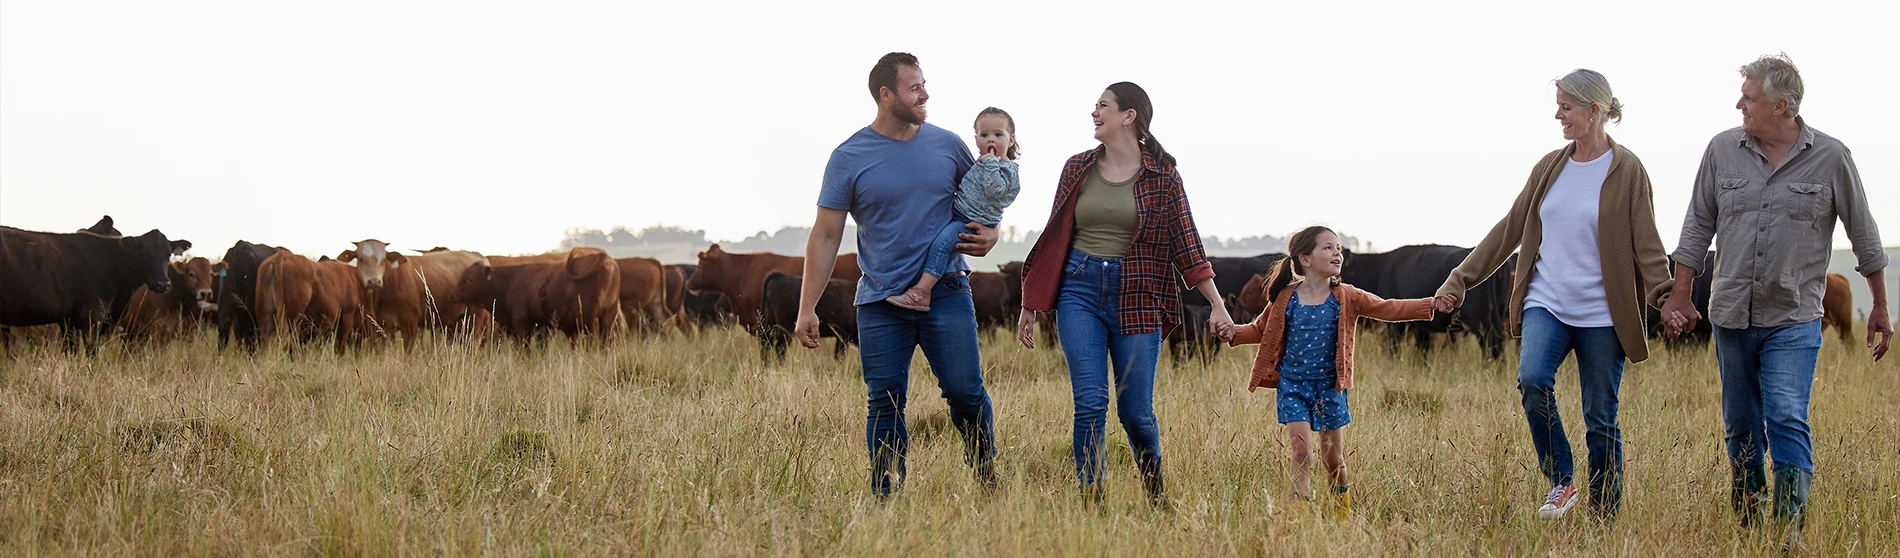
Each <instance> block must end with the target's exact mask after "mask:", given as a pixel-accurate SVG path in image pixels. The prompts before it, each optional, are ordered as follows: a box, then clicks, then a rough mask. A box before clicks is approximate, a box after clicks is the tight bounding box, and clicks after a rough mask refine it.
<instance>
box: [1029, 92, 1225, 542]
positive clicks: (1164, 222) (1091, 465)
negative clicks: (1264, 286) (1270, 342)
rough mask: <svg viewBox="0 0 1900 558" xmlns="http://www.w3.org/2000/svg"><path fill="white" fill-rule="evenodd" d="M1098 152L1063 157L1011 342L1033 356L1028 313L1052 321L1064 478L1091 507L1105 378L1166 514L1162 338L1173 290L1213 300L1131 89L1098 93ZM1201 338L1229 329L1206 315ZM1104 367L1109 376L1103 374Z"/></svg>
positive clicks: (1144, 101) (1175, 299)
mask: <svg viewBox="0 0 1900 558" xmlns="http://www.w3.org/2000/svg"><path fill="white" fill-rule="evenodd" d="M1090 116H1092V117H1093V118H1094V119H1095V139H1097V140H1100V141H1101V142H1102V145H1100V146H1098V147H1096V148H1095V149H1092V150H1089V151H1087V152H1084V153H1081V154H1078V155H1076V156H1074V157H1071V158H1069V162H1068V164H1067V165H1066V166H1065V167H1063V170H1062V180H1061V182H1060V183H1059V184H1058V185H1057V187H1056V200H1055V209H1054V210H1053V211H1051V212H1050V214H1049V215H1050V216H1049V225H1048V226H1047V227H1046V228H1044V229H1043V235H1042V237H1041V238H1040V239H1038V240H1037V241H1036V246H1035V248H1034V249H1032V250H1031V251H1030V252H1029V257H1028V258H1026V261H1025V262H1024V264H1023V311H1022V317H1021V320H1020V321H1019V322H1018V325H1017V329H1018V336H1019V339H1020V340H1021V341H1022V343H1023V345H1024V346H1026V347H1032V348H1033V347H1035V341H1034V330H1035V323H1036V313H1037V312H1050V311H1054V312H1055V313H1056V332H1057V337H1059V338H1060V339H1061V340H1062V352H1063V356H1064V357H1066V358H1067V360H1068V363H1069V381H1070V383H1071V384H1072V389H1073V391H1074V397H1075V433H1074V435H1075V441H1074V448H1075V449H1074V451H1075V473H1076V477H1077V478H1078V480H1079V481H1080V484H1081V489H1082V494H1083V496H1084V497H1086V498H1088V499H1090V500H1091V501H1097V500H1099V499H1100V498H1101V494H1102V492H1101V485H1100V484H1099V483H1098V482H1097V479H1098V478H1099V477H1100V475H1101V470H1102V453H1101V449H1102V445H1103V431H1104V427H1105V423H1106V422H1107V420H1106V417H1107V414H1108V394H1109V389H1108V381H1109V372H1110V371H1111V368H1112V370H1113V372H1114V379H1115V386H1116V390H1115V393H1116V409H1117V411H1118V412H1117V415H1118V416H1119V417H1118V418H1120V419H1121V424H1122V428H1123V429H1124V430H1127V431H1128V442H1129V445H1130V446H1131V447H1133V448H1134V450H1135V456H1136V462H1137V466H1138V468H1139V469H1140V472H1141V479H1142V486H1143V487H1144V488H1145V489H1147V492H1148V497H1149V499H1150V501H1151V502H1153V503H1154V504H1155V505H1157V506H1159V505H1165V504H1166V500H1165V498H1164V494H1163V486H1164V485H1163V483H1162V478H1161V440H1160V428H1159V427H1158V426H1157V425H1156V423H1155V415H1154V380H1155V365H1156V364H1157V363H1158V362H1159V359H1160V356H1161V339H1162V338H1163V337H1165V336H1166V335H1167V333H1168V330H1170V329H1172V328H1173V327H1174V326H1175V325H1176V324H1178V323H1179V322H1180V309H1179V308H1178V307H1177V304H1178V303H1179V289H1178V288H1177V287H1175V281H1181V282H1183V283H1184V284H1188V285H1193V286H1194V287H1195V288H1196V289H1199V290H1200V292H1201V294H1202V295H1204V296H1206V297H1207V299H1208V300H1220V299H1221V297H1220V293H1219V292H1218V290H1217V289H1215V287H1214V270H1213V268H1212V267H1211V266H1209V265H1208V263H1207V256H1206V254H1205V253H1203V251H1202V249H1201V235H1200V233H1199V232H1197V231H1195V228H1194V216H1193V214H1192V212H1190V211H1189V210H1188V200H1187V192H1186V191H1185V190H1183V188H1182V186H1181V173H1180V171H1179V170H1177V169H1176V168H1175V165H1174V157H1173V156H1171V155H1169V154H1168V152H1167V150H1166V149H1163V148H1162V147H1161V142H1160V141H1157V140H1155V137H1154V134H1152V133H1150V132H1149V131H1148V126H1149V122H1151V121H1152V120H1153V118H1154V106H1153V104H1151V103H1150V102H1149V100H1148V93H1147V92H1146V91H1143V90H1142V89H1141V87H1140V86H1137V85H1135V84H1133V83H1129V82H1121V83H1117V84H1114V85H1110V86H1108V90H1106V91H1103V92H1102V96H1101V98H1100V99H1098V100H1097V101H1096V102H1095V111H1094V112H1093V113H1091V114H1090ZM1208 323H1209V325H1210V329H1211V330H1212V331H1226V330H1228V329H1229V328H1231V327H1233V319H1232V318H1230V317H1228V315H1227V309H1226V308H1223V307H1221V305H1215V306H1214V308H1213V314H1212V316H1211V317H1210V318H1209V319H1208ZM1111 364H1112V367H1111Z"/></svg>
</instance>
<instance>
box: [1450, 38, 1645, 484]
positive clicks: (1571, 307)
mask: <svg viewBox="0 0 1900 558" xmlns="http://www.w3.org/2000/svg"><path fill="white" fill-rule="evenodd" d="M1556 86H1557V96H1556V97H1557V98H1556V100H1557V114H1556V118H1557V122H1558V123H1559V124H1560V125H1561V126H1562V129H1563V136H1564V139H1565V140H1569V141H1570V144H1569V145H1566V146H1564V147H1563V148H1562V149H1558V150H1556V151H1552V152H1550V154H1549V155H1545V156H1544V158H1543V160H1541V161H1538V162H1537V166H1536V167H1533V168H1532V169H1531V175H1530V178H1529V180H1527V181H1525V184H1524V189H1523V191H1521V192H1519V193H1518V196H1517V201H1516V202H1514V203H1512V204H1511V210H1510V212H1509V213H1507V214H1505V216H1504V218H1503V219H1502V220H1499V221H1498V224H1497V225H1496V226H1494V227H1492V228H1491V232H1490V233H1489V234H1487V235H1485V237H1484V240H1483V241H1482V242H1479V243H1478V246H1477V247H1476V248H1473V249H1472V250H1471V254H1470V255H1468V256H1466V257H1465V261H1464V263H1462V264H1459V266H1458V268H1457V269H1455V270H1453V271H1452V273H1451V276H1450V277H1447V278H1446V279H1445V283H1444V285H1442V286H1440V287H1439V288H1438V294H1437V297H1436V300H1435V301H1434V306H1436V307H1437V308H1438V310H1439V311H1443V312H1450V311H1452V310H1454V309H1456V308H1457V307H1458V305H1459V304H1461V303H1462V302H1463V299H1464V293H1465V290H1466V289H1467V288H1469V287H1471V286H1472V285H1476V284H1478V283H1479V282H1481V281H1483V280H1484V279H1485V278H1487V277H1489V276H1490V275H1491V274H1492V273H1494V272H1496V271H1497V270H1498V268H1499V266H1501V265H1503V264H1504V261H1505V259H1506V258H1509V257H1510V256H1511V253H1512V252H1517V253H1518V254H1519V259H1518V267H1517V269H1518V273H1517V275H1516V277H1515V278H1514V279H1513V280H1512V285H1511V307H1510V331H1511V333H1512V335H1513V336H1518V337H1521V338H1522V340H1523V343H1522V344H1521V346H1520V349H1519V351H1518V368H1517V385H1518V391H1519V392H1520V393H1521V394H1522V395H1523V402H1524V414H1525V419H1526V420H1527V421H1528V422H1529V423H1530V431H1531V445H1532V446H1533V447H1535V448H1536V450H1537V462H1538V468H1539V469H1540V470H1541V471H1542V472H1543V474H1544V477H1545V479H1546V480H1548V481H1550V485H1551V489H1550V492H1549V493H1548V494H1547V495H1546V496H1545V497H1544V503H1543V506H1542V507H1541V508H1539V509H1538V510H1537V516H1538V517H1539V518H1543V519H1556V518H1559V517H1563V516H1564V514H1565V513H1567V512H1569V511H1570V509H1571V507H1573V506H1575V505H1576V503H1577V498H1576V496H1577V489H1576V487H1575V485H1574V484H1573V482H1572V478H1571V473H1572V463H1571V453H1570V440H1569V439H1568V438H1566V437H1565V436H1564V427H1563V421H1562V420H1561V419H1560V418H1559V417H1558V415H1557V400H1556V396H1555V392H1554V389H1553V388H1554V387H1555V385H1556V378H1557V367H1558V366H1559V365H1561V364H1563V361H1564V358H1565V357H1567V356H1569V355H1570V354H1571V353H1572V352H1574V353H1576V355H1577V375H1578V379H1579V387H1580V388H1581V391H1582V397H1583V420H1584V424H1585V425H1586V426H1587V427H1588V428H1587V433H1586V434H1585V444H1586V445H1587V446H1588V447H1589V451H1590V456H1589V460H1590V463H1589V466H1590V469H1589V471H1590V476H1589V479H1588V480H1589V487H1590V493H1589V495H1590V504H1591V505H1590V509H1591V510H1592V511H1594V512H1596V516H1597V517H1598V518H1601V519H1604V520H1611V519H1614V518H1615V516H1616V512H1617V509H1618V508H1619V507H1620V505H1621V501H1622V494H1623V483H1622V473H1623V439H1622V431H1621V429H1620V428H1619V427H1618V426H1617V420H1616V410H1617V409H1616V408H1617V391H1618V389H1619V388H1620V386H1621V384H1622V382H1623V365H1624V361H1625V360H1626V359H1627V360H1628V361H1629V362H1642V361H1643V360H1644V359H1647V358H1649V348H1648V345H1647V344H1646V343H1647V339H1646V337H1645V332H1646V331H1647V328H1646V327H1645V325H1644V323H1643V320H1644V319H1645V316H1646V312H1645V311H1644V308H1643V304H1644V303H1645V302H1647V303H1648V304H1650V305H1657V304H1659V303H1660V301H1659V298H1660V297H1661V296H1662V295H1663V294H1664V293H1666V292H1667V291H1668V289H1669V287H1670V286H1671V285H1672V283H1671V281H1670V277H1669V256H1668V253H1667V252H1664V251H1663V246H1662V239H1661V237H1660V236H1659V235H1658V234H1657V232H1656V217H1655V211H1654V208H1653V204H1652V201H1651V199H1650V198H1651V196H1650V185H1649V173H1648V172H1647V171H1645V170H1643V162H1642V161H1641V160H1639V159H1637V158H1636V154H1634V153H1631V152H1630V151H1629V150H1628V149H1625V148H1624V147H1623V146H1621V145H1617V143H1616V142H1615V141H1612V140H1611V139H1610V136H1609V133H1608V132H1606V131H1605V130H1604V126H1605V125H1606V124H1608V123H1609V122H1611V121H1618V122H1620V121H1622V116H1623V103H1622V101H1619V100H1617V98H1616V97H1615V96H1614V95H1612V94H1611V92H1610V82H1609V80H1607V79H1605V78H1604V77H1603V74H1599V73H1597V72H1593V71H1590V70H1577V71H1574V72H1571V73H1570V74H1569V75H1566V76H1564V77H1562V78H1559V79H1557V80H1556Z"/></svg>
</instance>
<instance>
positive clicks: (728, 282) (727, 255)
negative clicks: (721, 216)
mask: <svg viewBox="0 0 1900 558" xmlns="http://www.w3.org/2000/svg"><path fill="white" fill-rule="evenodd" d="M774 271H777V272H779V273H784V274H786V275H791V276H793V277H798V276H801V275H803V274H804V273H805V258H802V257H799V256H785V255H780V254H769V253H750V254H735V253H731V252H727V251H725V250H721V249H720V248H719V245H718V244H714V245H712V247H710V248H707V249H706V251H704V252H700V253H699V267H698V269H695V270H694V271H693V276H692V277H690V278H688V279H687V280H686V288H687V289H689V290H694V291H714V292H718V293H720V294H724V295H726V299H727V300H730V301H732V313H733V314H734V315H736V316H738V317H739V325H740V326H743V327H745V330H746V331H747V332H749V333H752V334H754V335H757V334H759V333H760V331H762V330H761V329H760V323H761V320H763V319H764V317H765V315H764V313H763V312H764V303H763V302H762V300H761V299H762V296H763V294H764V292H765V277H766V276H767V275H771V274H772V272H774ZM862 275H864V272H863V271H861V270H859V269H858V255H857V254H844V255H841V256H838V263H837V264H836V265H835V266H833V267H832V269H831V278H832V279H844V280H848V281H856V280H858V277H860V276H862Z"/></svg>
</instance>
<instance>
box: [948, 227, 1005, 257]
mask: <svg viewBox="0 0 1900 558" xmlns="http://www.w3.org/2000/svg"><path fill="white" fill-rule="evenodd" d="M963 228H966V229H970V230H971V231H972V232H967V233H963V234H959V235H957V238H958V239H961V240H963V242H958V243H957V251H958V252H962V253H964V254H965V255H970V256H976V257H979V258H981V257H983V256H987V255H989V253H990V249H991V248H995V247H996V237H997V234H996V229H995V228H992V227H985V226H983V225H982V224H980V223H969V224H965V225H963Z"/></svg>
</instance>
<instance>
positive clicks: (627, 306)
mask: <svg viewBox="0 0 1900 558" xmlns="http://www.w3.org/2000/svg"><path fill="white" fill-rule="evenodd" d="M614 263H615V264H617V265H618V266H619V267H620V313H621V314H622V315H623V316H625V318H626V320H627V327H628V328H630V329H635V330H638V331H640V332H642V333H646V332H653V331H664V330H665V329H666V328H667V327H668V326H670V325H672V323H673V314H672V313H669V312H667V311H666V269H665V268H663V267H661V266H660V260H656V259H653V258H615V259H614Z"/></svg>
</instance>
